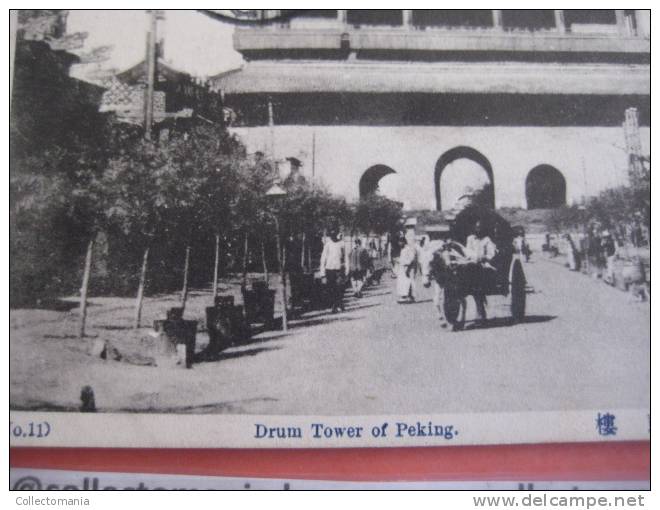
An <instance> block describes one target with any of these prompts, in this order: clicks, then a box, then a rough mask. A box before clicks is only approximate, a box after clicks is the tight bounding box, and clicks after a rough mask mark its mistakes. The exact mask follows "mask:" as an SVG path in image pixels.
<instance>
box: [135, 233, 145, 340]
mask: <svg viewBox="0 0 660 510" xmlns="http://www.w3.org/2000/svg"><path fill="white" fill-rule="evenodd" d="M148 262H149V247H148V246H147V248H146V249H145V250H144V257H142V270H141V271H140V284H139V285H138V293H137V299H136V303H135V322H134V324H133V328H135V329H138V328H139V327H140V319H141V318H142V300H143V298H144V286H145V285H146V282H147V263H148Z"/></svg>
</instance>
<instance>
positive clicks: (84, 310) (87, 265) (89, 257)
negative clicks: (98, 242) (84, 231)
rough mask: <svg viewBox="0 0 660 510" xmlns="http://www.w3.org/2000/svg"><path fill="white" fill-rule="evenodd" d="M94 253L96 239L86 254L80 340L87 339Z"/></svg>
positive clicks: (81, 290)
mask: <svg viewBox="0 0 660 510" xmlns="http://www.w3.org/2000/svg"><path fill="white" fill-rule="evenodd" d="M93 252H94V239H92V240H91V241H89V243H88V244H87V253H86V254H85V269H84V271H83V281H82V287H81V288H80V325H79V329H78V338H84V337H85V322H86V321H87V291H88V289H89V277H90V274H91V272H92V253H93Z"/></svg>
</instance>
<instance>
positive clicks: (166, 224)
mask: <svg viewBox="0 0 660 510" xmlns="http://www.w3.org/2000/svg"><path fill="white" fill-rule="evenodd" d="M95 128H96V129H98V130H99V131H98V132H97V136H95V137H94V143H93V144H83V146H84V147H83V148H72V147H62V146H61V145H60V146H58V147H57V149H61V151H62V152H63V153H67V154H68V157H67V161H66V163H64V162H61V163H58V164H57V165H55V166H56V168H50V167H51V164H52V162H53V160H52V159H51V156H52V151H50V150H44V149H43V148H36V147H34V148H33V149H34V150H33V151H28V152H26V153H25V154H24V157H22V158H18V161H16V160H15V161H14V163H15V165H14V169H13V172H12V179H11V185H12V191H11V194H12V202H13V203H12V227H13V228H12V255H14V256H13V257H12V286H11V287H12V304H13V305H19V304H23V305H24V304H26V303H30V302H34V301H36V300H37V299H40V298H41V299H43V298H44V297H45V296H48V295H57V294H61V293H63V292H68V291H74V290H77V289H75V285H76V284H77V283H79V282H80V281H82V282H83V284H82V294H83V295H84V294H85V293H86V291H87V289H90V290H93V291H95V292H108V293H121V294H133V293H135V295H137V304H136V313H135V324H136V325H137V324H139V322H140V315H141V301H142V297H143V296H144V293H145V287H146V282H147V280H148V281H149V289H150V291H151V292H158V291H171V290H173V289H174V288H175V287H176V286H178V285H180V282H181V281H182V280H183V282H184V283H183V290H182V303H183V304H184V305H185V300H186V297H187V287H188V284H189V283H195V284H202V283H208V282H209V281H211V280H213V281H214V282H217V279H218V275H219V274H222V273H223V272H226V271H227V270H232V269H234V270H235V269H236V268H237V267H241V268H242V270H243V273H244V274H245V271H246V270H247V266H248V258H250V259H252V258H254V257H253V255H254V254H255V253H256V254H257V257H258V258H260V259H261V260H262V263H263V269H264V271H266V272H267V271H268V261H270V264H271V267H273V266H272V261H273V259H274V258H275V257H273V255H274V254H273V248H274V246H273V245H274V236H275V226H274V222H273V214H274V213H277V214H278V215H279V216H278V217H279V219H280V224H281V228H282V234H283V236H282V237H283V239H285V241H287V242H288V243H289V244H292V243H297V244H296V245H297V246H300V245H301V244H302V246H301V248H302V257H301V260H302V261H303V262H301V265H303V266H307V267H308V266H309V265H310V261H309V258H307V259H306V258H305V255H304V253H305V252H304V250H305V242H307V243H308V246H309V244H310V243H312V242H313V240H315V239H318V236H319V234H321V233H322V232H323V231H327V230H331V229H340V228H343V229H347V230H350V231H359V232H367V233H368V232H376V233H385V232H389V231H392V230H393V229H395V228H396V226H397V223H398V221H399V219H400V216H401V212H400V205H399V204H397V203H395V202H392V201H389V200H387V199H385V198H383V197H380V196H373V197H371V198H369V199H366V200H363V201H361V202H359V203H358V204H349V203H347V202H346V201H345V200H344V199H343V198H340V197H336V196H333V195H332V194H330V193H329V192H328V191H327V190H325V189H324V188H323V187H321V186H318V185H312V183H309V182H308V181H306V180H305V179H304V178H303V177H301V176H292V177H291V178H289V179H287V180H285V181H284V182H282V183H281V185H282V186H283V187H284V188H285V190H286V191H287V195H286V197H285V199H284V201H283V203H282V204H280V205H279V209H280V210H278V211H274V210H273V209H272V204H269V203H268V201H267V197H266V191H267V190H268V189H269V188H270V187H271V186H272V185H273V183H274V182H276V181H277V179H278V177H279V176H278V172H277V168H276V165H275V164H274V163H273V161H271V160H269V159H268V158H266V157H264V156H262V155H260V154H257V155H248V154H247V153H246V151H245V148H244V147H243V146H242V145H241V144H240V142H239V141H238V140H237V139H235V138H234V137H232V136H230V135H229V134H228V133H227V131H226V130H225V129H224V128H222V127H221V126H217V125H212V124H208V123H206V122H204V121H197V120H194V119H191V120H188V121H181V120H179V121H177V124H176V125H173V126H170V129H169V135H168V136H167V138H166V139H164V138H162V137H161V139H160V140H158V141H147V140H145V139H144V138H143V137H142V135H141V132H140V130H139V129H138V128H134V127H130V126H128V127H127V126H126V125H122V124H117V123H115V122H113V121H112V120H111V119H105V122H103V123H100V124H99V125H98V126H96V127H95ZM74 153H75V156H74V155H73V154H74ZM49 161H50V162H49ZM19 167H20V170H19ZM287 242H285V243H284V246H285V247H286V244H287ZM95 244H96V246H95ZM53 248H56V249H53ZM191 252H192V254H193V255H192V257H191ZM92 255H93V256H92ZM49 257H50V258H51V260H49ZM232 261H233V262H232ZM93 270H95V271H94V277H93V278H91V280H90V276H89V275H90V272H92V271H93ZM81 271H82V272H83V274H82V275H81ZM66 275H68V277H67V276H66ZM189 275H190V277H189ZM83 302H84V299H83ZM83 313H84V307H83Z"/></svg>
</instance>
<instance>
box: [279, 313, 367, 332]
mask: <svg viewBox="0 0 660 510" xmlns="http://www.w3.org/2000/svg"><path fill="white" fill-rule="evenodd" d="M363 318H364V317H346V316H345V315H339V314H336V315H322V316H317V317H315V318H313V319H307V320H305V319H302V320H300V322H296V323H295V324H291V326H290V328H291V329H297V328H306V327H309V326H319V325H321V324H330V323H331V322H346V321H355V320H359V319H363Z"/></svg>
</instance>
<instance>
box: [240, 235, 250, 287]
mask: <svg viewBox="0 0 660 510" xmlns="http://www.w3.org/2000/svg"><path fill="white" fill-rule="evenodd" d="M248 247H249V246H248V233H247V231H246V232H245V236H244V237H243V283H242V285H243V288H246V287H247V265H248Z"/></svg>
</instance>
